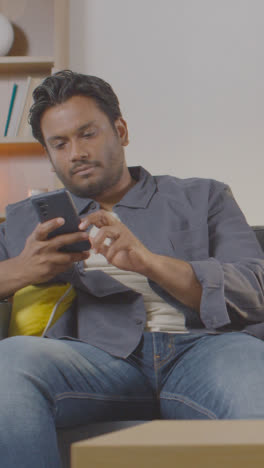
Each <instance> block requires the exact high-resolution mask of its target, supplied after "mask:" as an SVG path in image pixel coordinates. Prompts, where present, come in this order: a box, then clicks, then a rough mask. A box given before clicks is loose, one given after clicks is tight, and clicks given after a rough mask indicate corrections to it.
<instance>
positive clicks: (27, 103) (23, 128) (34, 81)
mask: <svg viewBox="0 0 264 468" xmlns="http://www.w3.org/2000/svg"><path fill="white" fill-rule="evenodd" d="M42 80H43V78H40V77H32V76H30V77H28V81H27V88H26V93H25V96H24V105H23V108H22V111H21V113H20V118H19V122H18V125H17V129H16V134H15V136H17V137H27V138H32V130H31V126H30V125H29V123H28V115H29V109H30V107H31V105H32V104H33V96H32V93H33V91H34V89H35V88H36V87H37V86H38V85H39V84H40V83H41V82H42Z"/></svg>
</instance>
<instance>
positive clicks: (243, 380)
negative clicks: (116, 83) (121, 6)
mask: <svg viewBox="0 0 264 468" xmlns="http://www.w3.org/2000/svg"><path fill="white" fill-rule="evenodd" d="M30 122H31V125H32V130H33V134H34V136H35V138H37V139H38V140H39V141H40V142H41V143H42V145H43V146H44V148H45V150H46V152H47V154H48V157H49V158H50V162H51V164H52V166H53V169H54V170H55V171H56V173H57V175H58V177H59V178H60V180H61V181H62V183H63V184H64V185H65V187H66V188H67V189H68V190H69V191H70V192H71V194H72V198H73V200H74V203H75V204H76V207H77V209H78V212H79V214H80V217H81V218H82V221H81V224H80V232H77V233H74V234H64V235H61V236H57V237H55V238H52V239H49V238H48V234H49V233H50V232H52V231H53V230H54V229H56V228H57V227H58V226H60V225H62V223H63V222H64V221H63V220H62V219H61V218H56V219H53V220H51V221H47V222H45V223H43V224H39V223H38V220H37V216H36V214H35V212H34V209H33V207H32V204H31V201H30V199H26V200H24V201H22V202H19V203H16V204H13V205H11V206H9V207H8V208H7V218H6V222H5V223H3V224H2V225H1V237H0V260H1V262H0V298H1V299H4V298H7V297H9V296H12V295H13V294H14V293H15V296H14V304H15V303H16V297H18V296H19V293H20V292H21V291H25V290H27V288H31V287H32V288H33V289H34V292H35V293H36V292H38V291H39V292H40V293H41V292H43V290H44V291H45V294H46V293H47V291H49V288H51V290H52V288H57V287H63V288H64V289H63V291H66V289H65V288H68V285H72V286H73V290H72V291H74V296H75V297H74V296H73V297H72V300H71V304H68V305H67V307H66V308H67V310H66V311H65V312H64V313H62V314H60V316H59V317H57V319H56V321H55V322H54V323H53V324H52V326H51V327H50V328H49V329H48V331H47V332H45V337H41V336H12V337H10V338H8V339H5V340H3V341H2V342H1V343H0V351H1V352H0V375H1V381H0V394H1V405H0V420H1V427H2V429H1V435H0V460H1V466H3V467H5V468H11V467H12V468H13V467H22V466H24V467H27V468H36V467H38V466H42V467H47V468H58V467H59V466H60V460H59V454H58V448H57V441H56V428H60V427H73V426H76V425H82V424H86V423H88V422H90V421H103V420H121V419H122V420H125V419H139V420H142V419H156V418H163V419H230V418H234V419H238V418H243V419H247V418H252V419H257V418H263V417H264V392H263V388H264V343H263V341H262V340H261V339H259V338H263V337H264V331H263V323H264V255H263V253H262V251H261V249H260V246H259V245H258V243H257V241H256V238H255V235H254V233H253V231H252V229H251V228H250V227H249V226H248V224H247V223H246V221H245V218H244V216H243V214H242V212H241V211H240V209H239V207H238V206H237V204H236V202H235V200H234V198H233V196H232V193H231V191H230V189H229V188H228V187H227V186H226V185H225V184H223V183H220V182H217V181H215V180H208V179H199V178H192V179H185V180H182V179H178V178H176V177H172V176H156V177H155V176H152V175H151V174H150V173H149V172H148V171H146V170H145V169H143V168H142V167H131V168H128V167H127V165H126V162H125V156H124V147H125V146H126V145H127V144H128V130H127V125H126V122H125V120H124V119H123V117H122V114H121V111H120V108H119V103H118V99H117V97H116V95H115V94H114V92H113V90H112V88H111V87H110V85H109V84H107V83H106V82H104V81H103V80H101V79H99V78H96V77H92V76H86V75H82V74H77V73H73V72H71V71H62V72H58V73H56V74H55V75H53V76H51V77H48V78H46V79H45V80H44V82H43V83H42V84H41V85H40V86H39V87H38V88H36V90H35V92H34V104H33V106H32V108H31V112H30ZM161 156H162V155H161ZM91 226H94V227H93V228H92V230H91V231H90V228H91ZM88 238H89V239H90V241H91V244H92V250H91V251H88V252H82V253H65V252H63V251H61V250H60V249H61V247H62V246H64V245H68V244H70V243H72V242H74V241H79V240H83V239H88ZM63 294H64V292H63ZM61 295H62V292H61ZM31 297H32V296H31ZM35 297H37V296H35ZM32 302H33V304H31V305H33V306H35V310H34V307H33V310H32V309H31V317H32V321H34V317H37V316H38V312H39V310H38V306H37V300H35V299H33V300H32ZM14 311H15V312H14ZM49 315H50V311H49V313H48V315H47V316H46V322H48V320H49ZM29 319H30V317H29ZM17 321H19V307H18V308H16V307H14V309H13V314H12V320H11V323H12V324H13V325H12V326H13V328H12V329H13V331H14V330H16V329H17V328H16V327H17ZM41 326H42V330H41V331H40V332H39V331H38V333H34V332H32V331H31V332H29V331H28V330H25V331H24V335H34V334H35V335H42V334H43V332H44V329H45V326H46V323H43V324H42V325H41ZM21 333H23V331H22V332H21ZM10 334H11V335H15V334H16V333H15V332H13V333H10Z"/></svg>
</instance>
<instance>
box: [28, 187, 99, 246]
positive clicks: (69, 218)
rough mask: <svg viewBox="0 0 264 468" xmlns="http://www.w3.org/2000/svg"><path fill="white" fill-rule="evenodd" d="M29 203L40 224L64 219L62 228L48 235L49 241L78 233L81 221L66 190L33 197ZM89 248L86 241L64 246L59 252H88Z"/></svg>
mask: <svg viewBox="0 0 264 468" xmlns="http://www.w3.org/2000/svg"><path fill="white" fill-rule="evenodd" d="M31 202H32V204H33V206H34V208H35V210H36V212H37V215H38V218H39V221H40V222H41V223H44V222H45V221H48V220H50V219H53V218H64V220H65V223H64V224H63V225H62V226H60V227H58V228H56V229H54V231H52V232H50V233H49V235H48V238H49V239H50V238H52V237H55V236H59V235H60V234H70V233H73V232H78V231H79V227H78V226H79V224H80V222H81V219H80V217H79V215H78V212H77V210H76V207H75V205H74V203H73V200H72V197H71V195H70V192H69V191H68V190H66V189H59V190H55V191H53V192H47V193H42V194H40V195H34V196H33V197H31ZM90 248H91V244H90V242H89V240H88V239H87V240H84V241H79V242H75V243H73V244H69V245H65V246H64V247H62V248H61V249H60V250H62V251H63V252H82V251H83V250H89V249H90Z"/></svg>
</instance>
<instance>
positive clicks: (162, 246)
mask: <svg viewBox="0 0 264 468" xmlns="http://www.w3.org/2000/svg"><path fill="white" fill-rule="evenodd" d="M130 172H131V175H132V177H133V178H135V179H136V180H137V183H136V184H135V185H134V186H133V187H132V188H131V189H130V190H129V191H128V192H127V193H126V195H125V196H124V197H123V198H122V200H120V202H119V203H117V204H116V205H115V206H114V208H113V211H115V212H116V213H117V214H118V216H119V218H120V219H121V221H122V222H123V223H124V224H126V226H127V227H128V228H129V229H130V230H131V231H132V232H133V233H134V234H135V235H136V236H137V237H138V238H139V239H140V240H141V242H142V243H143V244H144V245H145V246H146V247H147V248H148V249H150V250H151V251H152V252H155V253H156V254H161V255H166V256H169V257H173V258H178V259H182V260H185V261H187V262H189V263H190V264H191V265H192V268H193V270H194V273H195V275H196V277H197V278H198V280H199V282H200V283H201V285H202V300H201V307H200V314H198V313H197V312H195V311H193V310H192V309H190V308H188V307H186V306H184V305H183V304H181V303H180V302H179V301H177V300H176V299H175V298H173V297H172V296H171V295H170V294H168V293H167V292H166V291H164V290H163V289H162V288H161V287H160V286H158V285H157V284H155V283H154V282H153V281H149V284H150V286H151V287H152V288H153V289H154V291H155V292H156V293H157V294H159V295H160V296H161V297H162V298H163V299H164V300H165V301H167V302H168V303H170V304H171V305H173V306H175V307H176V308H177V309H178V310H180V311H182V313H183V314H184V316H185V320H186V327H187V328H188V329H190V330H195V331H198V330H199V331H201V332H210V333H214V332H227V331H230V330H245V331H248V332H250V333H252V334H254V335H256V336H258V337H260V338H264V254H263V252H262V250H261V248H260V246H259V244H258V242H257V240H256V237H255V234H254V232H253V230H252V229H251V227H250V226H248V224H247V222H246V220H245V217H244V215H243V213H242V212H241V210H240V208H239V207H238V205H237V203H236V202H235V200H234V198H233V196H232V193H231V191H230V189H229V187H228V186H227V185H225V184H223V183H221V182H218V181H215V180H210V179H201V178H191V179H179V178H176V177H172V176H156V177H153V176H152V175H150V174H149V173H148V172H147V171H146V170H145V169H143V168H141V167H134V168H130ZM73 199H74V202H75V204H76V207H77V209H78V212H79V214H80V216H81V217H82V216H85V215H86V214H89V213H91V212H93V211H95V210H98V209H99V208H100V206H99V204H98V203H97V202H95V201H94V200H91V199H89V198H86V199H85V198H79V197H77V196H75V195H73ZM37 222H38V219H37V217H36V214H35V212H34V210H33V207H32V205H31V201H30V199H26V200H23V201H21V202H18V203H15V204H12V205H9V206H8V207H7V216H6V221H5V223H3V224H1V225H0V261H1V260H6V259H8V258H11V257H14V256H17V255H19V253H20V252H21V251H22V250H23V248H24V245H25V242H26V239H27V237H28V235H29V234H30V233H31V232H32V230H33V229H34V228H35V226H36V224H37ZM55 281H63V282H66V281H69V282H71V283H72V284H73V285H74V286H75V288H76V291H77V299H76V300H75V302H74V304H73V305H72V307H71V308H70V309H69V310H68V311H67V312H65V314H64V315H63V316H62V317H61V318H60V319H59V320H58V321H57V322H56V323H55V324H54V325H53V327H52V328H51V329H50V330H49V332H48V334H47V336H49V337H50V338H62V337H65V336H67V337H69V338H72V339H78V340H82V341H85V342H88V343H90V344H92V345H94V346H97V347H99V348H101V349H103V350H105V351H107V352H110V353H111V354H113V355H116V356H120V357H126V356H128V355H129V354H130V353H131V352H132V351H133V350H134V349H135V348H136V346H137V344H138V343H139V341H140V338H141V335H142V332H143V330H144V326H145V323H146V311H145V307H144V303H143V299H142V296H141V295H140V294H138V293H136V292H135V291H133V290H132V289H129V288H127V287H126V286H124V285H123V284H121V283H120V282H119V281H117V280H116V279H114V278H111V277H110V276H108V275H107V274H105V273H104V272H102V271H99V270H95V271H90V272H86V271H85V270H84V268H83V265H82V264H81V263H80V264H78V265H74V266H73V267H72V268H71V269H70V270H68V271H67V272H66V273H63V274H60V275H58V276H57V277H56V278H54V280H53V282H55Z"/></svg>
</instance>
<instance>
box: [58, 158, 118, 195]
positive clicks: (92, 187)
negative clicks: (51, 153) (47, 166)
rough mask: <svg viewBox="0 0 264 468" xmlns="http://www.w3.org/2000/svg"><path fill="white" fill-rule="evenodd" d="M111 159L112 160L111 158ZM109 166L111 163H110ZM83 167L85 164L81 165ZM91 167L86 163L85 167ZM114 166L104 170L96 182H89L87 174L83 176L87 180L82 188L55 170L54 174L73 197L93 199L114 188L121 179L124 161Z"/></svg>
mask: <svg viewBox="0 0 264 468" xmlns="http://www.w3.org/2000/svg"><path fill="white" fill-rule="evenodd" d="M111 159H113V158H111ZM94 164H95V165H96V166H97V167H100V166H101V164H100V163H99V162H95V163H94ZM110 164H111V161H110ZM82 166H85V162H84V163H83V164H82ZM89 166H91V164H89V163H87V167H89ZM114 166H115V164H114V163H113V165H112V166H110V168H108V173H107V169H105V174H103V176H102V178H100V177H99V179H98V180H96V181H94V182H92V181H91V182H89V179H90V178H91V177H92V176H90V175H89V174H87V175H86V174H84V175H83V176H82V179H87V184H84V185H82V186H80V185H77V184H75V183H72V182H71V180H70V179H67V178H66V177H65V176H64V175H63V174H61V172H60V171H58V170H56V174H57V176H58V178H59V179H60V181H61V182H62V183H63V185H64V186H65V187H66V188H67V189H68V190H69V191H70V192H72V193H73V194H74V195H77V196H78V197H80V198H93V199H95V198H96V197H98V196H100V195H101V194H103V193H104V192H105V191H107V190H109V189H111V188H112V187H114V186H115V185H116V184H117V183H118V182H119V180H120V179H121V177H122V174H123V167H124V161H121V162H120V163H119V165H118V166H117V167H115V169H114V170H112V169H113V168H114Z"/></svg>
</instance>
